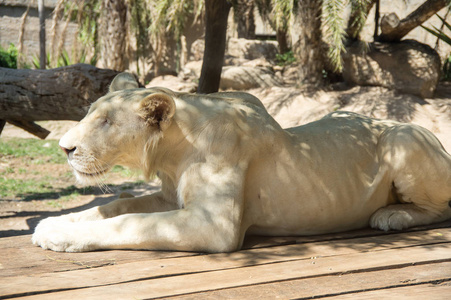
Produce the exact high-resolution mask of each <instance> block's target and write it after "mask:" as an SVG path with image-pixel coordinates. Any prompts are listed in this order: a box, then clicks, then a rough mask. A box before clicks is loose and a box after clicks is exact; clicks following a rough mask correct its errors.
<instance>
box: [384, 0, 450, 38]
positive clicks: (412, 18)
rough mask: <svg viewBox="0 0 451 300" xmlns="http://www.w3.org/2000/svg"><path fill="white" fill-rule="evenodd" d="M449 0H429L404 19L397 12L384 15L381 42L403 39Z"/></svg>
mask: <svg viewBox="0 0 451 300" xmlns="http://www.w3.org/2000/svg"><path fill="white" fill-rule="evenodd" d="M447 2H448V1H447V0H428V1H426V2H425V3H423V4H422V5H420V6H419V7H418V8H417V9H416V10H415V11H413V12H412V13H411V14H409V15H408V16H407V17H405V18H404V19H402V20H399V18H398V16H397V15H396V14H395V13H391V14H389V15H384V16H383V17H382V19H381V31H382V33H381V35H380V36H379V37H378V41H380V42H395V41H399V40H401V39H402V38H403V37H404V36H406V35H407V34H408V33H409V32H410V31H411V30H413V29H414V28H416V27H418V26H419V25H421V24H423V23H424V22H425V21H426V20H427V19H429V18H430V17H431V16H433V15H434V14H435V13H437V12H438V11H439V10H441V9H442V8H444V7H445V6H446V4H447Z"/></svg>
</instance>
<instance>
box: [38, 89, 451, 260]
mask: <svg viewBox="0 0 451 300" xmlns="http://www.w3.org/2000/svg"><path fill="white" fill-rule="evenodd" d="M128 86H130V85H129V84H128ZM158 93H164V94H165V95H168V96H170V97H171V99H172V100H173V101H170V102H171V103H173V104H171V105H174V104H175V114H174V115H173V116H171V118H169V119H168V118H163V119H162V120H164V122H165V126H164V127H163V126H160V127H158V126H150V125H148V124H147V125H146V122H145V121H144V120H143V119H142V118H140V117H139V107H140V103H141V101H143V99H147V100H148V99H152V95H154V94H158ZM163 98H164V97H163ZM168 111H170V110H168ZM105 117H106V118H109V122H110V123H109V124H108V122H107V123H105V122H104V121H103V119H104V118H105ZM105 124H106V125H105ZM60 145H61V146H62V147H64V148H66V149H75V150H73V151H72V152H70V154H69V161H70V164H71V165H72V166H73V167H74V169H76V170H78V172H77V171H76V173H78V177H79V178H81V179H82V180H92V179H93V178H95V176H89V177H87V176H84V175H83V173H81V172H84V173H95V172H96V171H98V170H103V169H108V168H110V167H111V166H113V165H114V164H123V165H126V166H130V167H133V168H137V167H139V168H141V169H142V170H143V171H144V173H145V174H146V175H150V174H153V173H158V175H159V177H160V178H161V180H162V191H161V192H158V193H155V194H152V195H147V196H142V197H135V198H126V199H118V200H116V201H114V202H111V203H109V204H107V205H105V206H101V207H96V208H92V209H90V210H87V211H85V212H81V213H77V214H71V215H67V216H62V217H57V218H49V219H46V220H44V221H42V222H41V223H40V224H39V225H38V227H37V228H36V231H35V234H34V235H33V242H34V243H35V244H37V245H40V246H42V247H43V248H46V249H52V250H56V251H88V250H96V249H157V250H186V251H206V252H225V251H234V250H237V249H240V247H241V245H242V242H243V239H244V236H245V234H264V235H306V234H322V233H330V232H337V231H343V230H351V229H357V228H362V227H365V226H368V225H371V226H372V227H374V228H379V229H382V230H393V229H395V230H398V229H404V228H408V227H411V226H416V225H422V224H429V223H433V222H438V221H441V220H445V219H447V218H449V217H451V209H450V207H449V206H448V202H449V201H450V200H451V157H450V155H449V154H447V153H446V152H445V150H444V149H443V147H441V145H440V143H439V142H438V140H437V139H436V138H435V137H434V136H433V135H432V134H431V133H430V132H428V131H427V130H425V129H423V128H420V127H418V126H413V125H406V124H401V123H397V122H392V121H381V120H374V119H369V118H366V117H363V116H359V115H357V114H353V113H347V112H336V113H332V114H330V115H328V116H326V117H325V118H323V119H321V120H319V121H317V122H313V123H310V124H307V125H305V126H301V127H297V128H290V129H286V130H283V129H281V128H280V126H279V125H278V124H277V123H276V122H275V121H274V120H273V119H272V118H271V116H269V114H268V113H267V112H266V110H265V109H264V107H263V105H262V104H261V102H260V101H259V100H258V99H256V98H255V97H253V96H251V95H248V94H245V93H218V94H213V95H210V96H201V95H187V94H176V93H174V92H171V91H168V90H165V89H149V90H145V89H134V90H124V91H115V90H114V89H113V91H112V92H111V93H109V94H108V95H106V96H105V97H103V98H101V99H100V100H98V101H97V102H96V103H95V104H94V105H93V107H92V108H91V110H90V112H89V114H88V115H87V116H86V118H85V119H83V120H82V121H81V122H80V124H79V125H77V126H76V127H75V128H74V129H72V130H70V131H69V132H68V133H67V134H66V135H65V136H64V137H63V138H62V139H61V141H60ZM143 157H144V159H143Z"/></svg>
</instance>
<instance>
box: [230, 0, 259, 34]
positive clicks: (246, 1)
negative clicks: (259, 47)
mask: <svg viewBox="0 0 451 300" xmlns="http://www.w3.org/2000/svg"><path fill="white" fill-rule="evenodd" d="M254 7H255V5H254V1H253V0H237V1H236V2H235V4H234V7H233V13H234V19H235V23H237V24H238V28H237V31H238V37H239V38H244V39H255V19H254Z"/></svg>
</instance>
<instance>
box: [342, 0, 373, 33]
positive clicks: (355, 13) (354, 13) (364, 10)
mask: <svg viewBox="0 0 451 300" xmlns="http://www.w3.org/2000/svg"><path fill="white" fill-rule="evenodd" d="M375 2H376V0H367V1H366V2H362V5H361V6H360V7H356V6H352V9H351V15H350V16H349V20H348V26H347V28H346V35H347V36H348V38H349V39H350V40H353V41H356V40H359V34H360V32H361V31H362V28H363V25H365V21H366V19H365V20H359V18H361V16H362V15H364V16H365V18H366V16H368V14H369V12H370V10H371V8H372V7H373V6H374V3H375Z"/></svg>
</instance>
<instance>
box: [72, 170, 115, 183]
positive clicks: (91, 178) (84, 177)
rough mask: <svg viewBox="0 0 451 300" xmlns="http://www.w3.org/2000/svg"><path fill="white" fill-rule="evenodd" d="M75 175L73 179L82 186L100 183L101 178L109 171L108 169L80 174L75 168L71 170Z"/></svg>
mask: <svg viewBox="0 0 451 300" xmlns="http://www.w3.org/2000/svg"><path fill="white" fill-rule="evenodd" d="M72 169H73V171H74V174H75V178H76V179H77V182H78V183H80V184H83V185H88V184H100V183H101V182H102V177H103V176H104V175H105V174H106V173H107V172H108V171H109V170H108V169H104V170H101V171H96V172H92V173H87V172H81V171H79V170H77V169H75V168H72Z"/></svg>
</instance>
